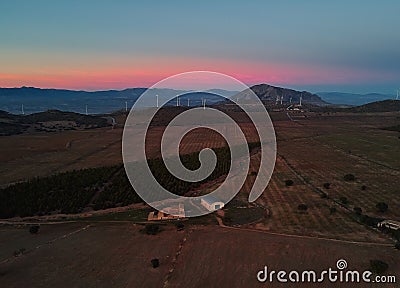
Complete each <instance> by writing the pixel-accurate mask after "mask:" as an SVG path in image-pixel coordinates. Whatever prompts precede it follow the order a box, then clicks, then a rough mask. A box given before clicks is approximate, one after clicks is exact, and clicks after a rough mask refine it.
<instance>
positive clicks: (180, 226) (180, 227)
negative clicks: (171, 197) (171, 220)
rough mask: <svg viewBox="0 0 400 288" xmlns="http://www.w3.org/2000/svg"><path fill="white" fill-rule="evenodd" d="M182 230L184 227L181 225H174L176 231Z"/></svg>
mask: <svg viewBox="0 0 400 288" xmlns="http://www.w3.org/2000/svg"><path fill="white" fill-rule="evenodd" d="M183 228H185V225H183V223H177V224H176V229H177V230H178V231H181V230H183Z"/></svg>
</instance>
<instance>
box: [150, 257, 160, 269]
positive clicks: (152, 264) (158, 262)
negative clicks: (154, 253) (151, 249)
mask: <svg viewBox="0 0 400 288" xmlns="http://www.w3.org/2000/svg"><path fill="white" fill-rule="evenodd" d="M150 262H151V266H153V268H157V267H158V266H160V260H158V259H157V258H154V259H151V261H150Z"/></svg>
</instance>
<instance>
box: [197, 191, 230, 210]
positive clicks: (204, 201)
mask: <svg viewBox="0 0 400 288" xmlns="http://www.w3.org/2000/svg"><path fill="white" fill-rule="evenodd" d="M201 205H203V206H204V207H205V208H206V209H207V210H208V211H215V210H218V209H221V208H222V207H224V205H225V204H224V202H222V201H220V200H218V199H217V198H215V197H214V196H210V195H206V196H204V197H203V198H201Z"/></svg>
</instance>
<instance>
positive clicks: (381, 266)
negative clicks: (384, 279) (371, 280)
mask: <svg viewBox="0 0 400 288" xmlns="http://www.w3.org/2000/svg"><path fill="white" fill-rule="evenodd" d="M369 265H370V269H371V272H373V273H375V274H382V273H384V272H385V271H386V270H387V269H388V268H389V265H388V264H387V263H385V262H383V261H381V260H370V261H369Z"/></svg>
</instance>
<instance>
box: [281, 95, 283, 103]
mask: <svg viewBox="0 0 400 288" xmlns="http://www.w3.org/2000/svg"><path fill="white" fill-rule="evenodd" d="M282 104H283V95H282V96H281V105H282Z"/></svg>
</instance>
